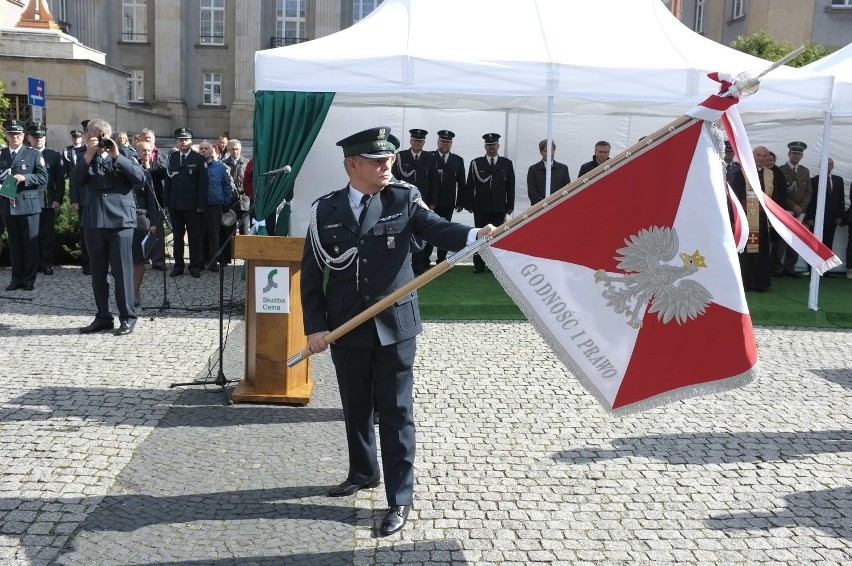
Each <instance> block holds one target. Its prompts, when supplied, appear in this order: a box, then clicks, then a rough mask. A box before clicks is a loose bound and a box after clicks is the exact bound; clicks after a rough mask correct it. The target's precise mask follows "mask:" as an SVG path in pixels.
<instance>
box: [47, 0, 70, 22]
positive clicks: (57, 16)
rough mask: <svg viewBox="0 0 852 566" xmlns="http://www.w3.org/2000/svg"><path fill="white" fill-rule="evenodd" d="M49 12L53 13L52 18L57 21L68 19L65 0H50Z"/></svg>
mask: <svg viewBox="0 0 852 566" xmlns="http://www.w3.org/2000/svg"><path fill="white" fill-rule="evenodd" d="M48 6H49V7H50V13H51V14H53V19H54V20H56V21H57V22H67V21H68V6H67V5H66V0H50V2H49V3H48Z"/></svg>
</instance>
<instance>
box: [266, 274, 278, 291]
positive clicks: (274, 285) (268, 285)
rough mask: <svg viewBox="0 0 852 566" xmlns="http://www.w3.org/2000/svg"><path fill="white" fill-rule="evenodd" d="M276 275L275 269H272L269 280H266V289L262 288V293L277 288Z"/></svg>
mask: <svg viewBox="0 0 852 566" xmlns="http://www.w3.org/2000/svg"><path fill="white" fill-rule="evenodd" d="M276 275H278V270H277V269H273V270H272V271H270V272H269V278H268V279H267V282H266V287H264V288H263V292H264V293H268V292H270V291H271V290H272V289H277V288H278V283H276V282H275V276H276Z"/></svg>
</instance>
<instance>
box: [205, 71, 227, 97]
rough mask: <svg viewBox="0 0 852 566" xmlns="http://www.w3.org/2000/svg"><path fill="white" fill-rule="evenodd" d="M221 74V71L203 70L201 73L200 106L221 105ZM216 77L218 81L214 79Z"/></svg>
mask: <svg viewBox="0 0 852 566" xmlns="http://www.w3.org/2000/svg"><path fill="white" fill-rule="evenodd" d="M223 75H224V73H222V71H204V73H203V74H202V75H201V104H202V106H222V79H223ZM217 78H218V81H217V80H216V79H217ZM217 87H218V92H217Z"/></svg>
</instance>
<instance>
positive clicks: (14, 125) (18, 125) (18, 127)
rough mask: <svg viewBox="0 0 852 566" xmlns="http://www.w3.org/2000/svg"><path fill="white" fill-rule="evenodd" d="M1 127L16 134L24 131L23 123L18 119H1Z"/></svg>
mask: <svg viewBox="0 0 852 566" xmlns="http://www.w3.org/2000/svg"><path fill="white" fill-rule="evenodd" d="M3 129H4V130H6V132H7V133H10V134H17V133H20V132H23V131H24V123H23V122H21V121H20V120H3Z"/></svg>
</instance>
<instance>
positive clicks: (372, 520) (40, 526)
mask: <svg viewBox="0 0 852 566" xmlns="http://www.w3.org/2000/svg"><path fill="white" fill-rule="evenodd" d="M151 273H153V274H155V275H159V274H158V273H157V272H149V274H148V279H147V280H146V295H145V296H146V300H147V301H148V302H150V303H151V304H152V305H155V306H156V305H158V304H160V303H161V302H162V294H161V291H160V292H159V294H158V291H157V289H156V286H155V285H154V284H153V283H154V282H155V281H156V277H151ZM231 275H232V273H231V270H228V273H227V277H226V280H227V282H228V283H227V286H226V295H227V297H228V301H229V303H237V302H239V301H240V300H241V299H242V291H241V287H240V285H239V284H237V285H236V291H235V294H234V295H233V297H232V295H231V293H230V281H231ZM6 280H8V270H5V271H4V270H0V284H2V282H4V281H6ZM217 281H218V279H217V277H216V276H215V275H214V274H210V273H205V274H204V275H203V277H202V279H200V280H193V279H189V278H188V277H187V276H184V277H182V278H179V279H178V280H177V281H172V280H170V281H169V285H170V286H173V285H177V286H180V288H181V297H183V300H184V301H185V303H186V304H195V305H199V306H202V307H204V309H203V310H202V311H200V312H183V311H178V310H170V311H168V312H164V313H161V314H156V316H154V320H148V318H143V319H141V320H140V322H139V325H138V326H137V330H136V331H135V332H134V333H133V334H132V335H130V336H128V337H122V338H118V337H113V336H110V335H96V336H81V335H79V334H77V333H76V327H77V326H82V325H84V324H86V323H88V322H89V320H90V318H91V308H92V300H91V289H90V286H89V282H88V279H87V278H86V277H84V276H82V275H81V274H80V273H79V270H73V269H61V270H57V275H55V276H54V277H53V278H47V277H42V278H40V279H39V281H38V284H37V290H36V292H34V293H29V294H25V293H24V292H22V291H17V292H15V293H5V294H0V313H2V314H0V317H1V318H0V340H2V344H3V348H2V349H0V371H2V374H3V375H5V376H6V377H7V384H8V386H7V389H6V391H5V392H4V393H2V396H0V399H2V405H0V415H2V419H0V474H2V478H3V479H2V483H0V564H3V565H6V564H51V563H52V564H68V565H71V564H80V565H82V564H87V565H91V564H134V565H142V564H151V565H152V564H181V565H196V564H199V565H200V564H213V565H224V564H294V565H295V564H317V565H320V564H321V565H338V564H341V565H342V564H355V565H359V566H360V565H364V566H367V565H374V564H378V565H385V564H418V565H422V566H426V565H438V564H458V565H462V564H465V565H467V564H475V565H492V564H493V565H497V564H500V565H526V564H539V563H540V564H572V565H573V564H650V563H655V564H657V563H661V564H667V563H668V564H708V565H710V564H773V565H774V564H789V565H793V564H796V565H798V564H844V563H847V564H848V563H850V562H852V411H850V409H849V407H850V406H852V403H851V402H852V370H850V368H849V352H850V350H852V334H849V333H848V332H844V331H818V330H801V329H770V328H761V329H758V331H757V334H758V345H759V348H760V355H761V360H762V366H761V372H760V376H759V377H758V378H757V379H756V380H755V381H754V382H752V383H751V384H750V385H748V386H747V387H745V388H741V389H737V390H734V391H730V392H726V393H723V394H718V395H712V396H706V397H701V398H696V399H691V400H687V401H683V402H679V403H674V404H670V405H667V406H664V407H660V408H657V409H653V410H649V411H646V412H643V413H639V414H636V415H629V416H626V417H621V418H610V417H608V416H607V415H606V414H605V413H604V412H603V410H602V409H601V408H600V407H599V406H598V405H597V404H596V402H595V401H594V400H593V399H592V397H591V396H590V395H589V394H587V393H586V392H585V391H584V390H583V389H582V388H581V387H580V386H579V385H578V382H577V381H576V380H575V379H574V378H573V377H572V376H571V375H570V374H568V373H567V372H566V371H565V370H564V369H563V368H562V367H561V365H560V363H559V362H558V361H557V359H556V358H555V357H554V356H553V355H552V354H551V353H550V352H549V350H548V349H547V347H546V346H545V344H544V342H543V341H542V340H541V339H540V338H539V337H538V336H537V334H535V332H534V331H533V329H532V327H531V326H530V325H529V324H528V323H522V322H512V323H499V322H487V323H485V322H469V323H456V322H454V323H440V322H436V323H428V324H426V331H425V332H424V334H423V335H422V336H421V338H420V339H419V351H418V362H417V378H416V397H417V398H416V406H415V410H416V418H417V423H418V452H417V486H416V495H415V509H414V511H413V512H412V515H411V518H410V522H409V524H408V525H407V526H406V527H405V529H403V531H402V532H401V533H399V534H396V535H393V536H391V537H387V538H377V537H376V536H375V527H376V525H377V524H378V522H379V521H380V520H381V516H382V514H383V511H384V507H385V505H386V503H385V501H384V492H383V490H382V489H381V488H379V489H375V490H364V491H361V492H359V493H358V495H357V496H354V497H351V498H342V499H331V498H327V497H326V496H325V491H326V490H327V488H328V486H329V485H332V484H334V483H337V482H338V481H340V480H341V479H342V478H343V476H344V474H345V470H346V464H345V442H344V438H343V435H344V433H343V425H342V421H341V412H340V407H339V401H338V398H337V388H336V383H335V381H334V376H333V370H332V367H331V364H330V360H329V356H328V355H327V354H324V355H320V356H317V357H316V358H315V359H314V360H313V364H314V365H313V379H314V380H315V389H314V396H313V398H312V400H311V403H310V404H309V405H308V406H307V407H288V406H270V405H235V406H232V407H226V406H223V404H222V400H223V399H224V397H223V395H222V394H221V392H220V391H219V390H218V389H216V388H212V389H211V390H205V388H204V387H200V386H196V387H189V388H185V389H184V388H181V389H170V388H169V387H168V386H169V384H171V383H174V382H177V381H186V380H193V379H198V378H203V377H205V376H206V375H208V373H209V370H208V367H209V364H210V360H211V359H213V360H214V361H215V359H216V357H217V344H218V313H217V311H216V309H215V307H216V305H217V302H216V299H217V297H218V290H217V289H218V288H217ZM160 286H161V285H160ZM176 291H177V289H175V293H172V290H170V291H169V295H170V299H171V297H172V296H173V295H176ZM9 297H16V298H17V297H26V298H31V299H32V300H31V301H24V300H18V299H10V298H9ZM175 300H176V299H175ZM175 300H173V301H172V303H173V304H174V302H175ZM240 312H241V311H240ZM151 314H155V313H154V311H151ZM149 317H150V315H149ZM237 318H239V314H238V315H237ZM230 330H231V332H230V335H229V338H228V343H227V347H226V349H225V362H226V363H225V366H224V367H225V374H226V375H227V376H228V377H239V376H240V375H241V372H242V363H243V360H242V356H243V353H242V341H243V334H242V332H243V328H242V325H241V324H239V323H238V321H237V320H236V319H235V320H234V321H232V323H231V325H230ZM672 355H678V353H677V352H673V353H672ZM212 373H213V375H215V373H216V370H215V368H214V369H213V372H212Z"/></svg>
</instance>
